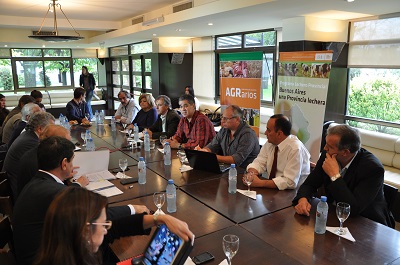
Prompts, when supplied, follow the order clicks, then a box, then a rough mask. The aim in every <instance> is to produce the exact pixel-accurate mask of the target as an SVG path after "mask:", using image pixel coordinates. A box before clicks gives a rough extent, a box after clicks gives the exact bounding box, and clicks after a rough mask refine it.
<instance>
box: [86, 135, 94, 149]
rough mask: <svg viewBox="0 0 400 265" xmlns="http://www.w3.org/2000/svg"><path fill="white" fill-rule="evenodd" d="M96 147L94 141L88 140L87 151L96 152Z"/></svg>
mask: <svg viewBox="0 0 400 265" xmlns="http://www.w3.org/2000/svg"><path fill="white" fill-rule="evenodd" d="M95 150H96V147H95V145H94V142H93V139H92V138H89V139H87V140H86V151H95Z"/></svg>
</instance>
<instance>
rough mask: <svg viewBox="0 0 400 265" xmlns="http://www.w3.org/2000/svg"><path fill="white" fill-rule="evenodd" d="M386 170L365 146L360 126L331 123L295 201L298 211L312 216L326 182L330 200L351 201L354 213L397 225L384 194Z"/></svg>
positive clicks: (353, 214)
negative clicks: (316, 197) (313, 199)
mask: <svg viewBox="0 0 400 265" xmlns="http://www.w3.org/2000/svg"><path fill="white" fill-rule="evenodd" d="M384 172H385V170H384V169H383V166H382V164H381V162H380V161H379V160H378V159H377V158H376V157H375V156H374V155H373V154H371V153H370V152H368V151H367V150H365V149H363V148H361V140H360V135H359V133H358V131H357V130H356V129H354V128H352V127H350V126H348V125H345V124H342V125H336V126H333V127H330V128H329V129H328V132H327V136H326V145H325V147H324V151H323V152H322V154H321V156H320V158H319V160H318V162H317V165H316V167H315V169H314V170H313V171H312V172H311V174H310V175H309V176H308V177H307V179H306V180H305V181H304V183H303V185H301V187H300V189H299V191H298V192H297V195H296V197H295V198H294V199H293V205H294V206H295V210H296V212H297V213H298V214H303V215H307V216H309V215H310V209H311V205H310V202H309V201H310V199H311V196H312V195H313V194H314V193H316V191H317V189H318V188H320V187H322V186H323V187H324V188H325V193H326V196H327V197H328V202H333V201H335V202H346V203H348V204H350V206H351V213H350V215H351V216H357V215H361V216H364V217H366V218H369V219H371V220H373V221H376V222H378V223H381V224H384V225H386V226H390V227H392V228H393V227H394V219H393V216H392V214H391V213H390V211H389V210H388V207H387V204H386V201H385V197H384V194H383V177H384Z"/></svg>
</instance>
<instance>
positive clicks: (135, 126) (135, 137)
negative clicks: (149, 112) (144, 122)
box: [133, 123, 139, 142]
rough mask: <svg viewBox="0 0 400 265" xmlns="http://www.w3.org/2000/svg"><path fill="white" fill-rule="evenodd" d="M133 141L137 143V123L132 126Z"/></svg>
mask: <svg viewBox="0 0 400 265" xmlns="http://www.w3.org/2000/svg"><path fill="white" fill-rule="evenodd" d="M133 140H135V142H138V141H139V127H138V126H137V123H135V124H134V125H133Z"/></svg>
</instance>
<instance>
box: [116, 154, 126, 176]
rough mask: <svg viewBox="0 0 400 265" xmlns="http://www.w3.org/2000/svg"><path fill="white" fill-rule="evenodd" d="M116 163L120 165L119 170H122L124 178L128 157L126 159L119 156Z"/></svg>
mask: <svg viewBox="0 0 400 265" xmlns="http://www.w3.org/2000/svg"><path fill="white" fill-rule="evenodd" d="M118 163H119V167H120V168H121V170H122V175H123V177H122V178H126V176H125V169H126V168H127V167H128V159H126V158H120V159H119V160H118Z"/></svg>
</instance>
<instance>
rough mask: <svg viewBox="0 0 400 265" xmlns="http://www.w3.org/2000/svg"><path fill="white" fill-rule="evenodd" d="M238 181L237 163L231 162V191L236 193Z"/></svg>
mask: <svg viewBox="0 0 400 265" xmlns="http://www.w3.org/2000/svg"><path fill="white" fill-rule="evenodd" d="M236 182H237V171H236V167H235V164H231V168H230V169H229V187H228V192H229V193H232V194H234V193H236Z"/></svg>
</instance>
